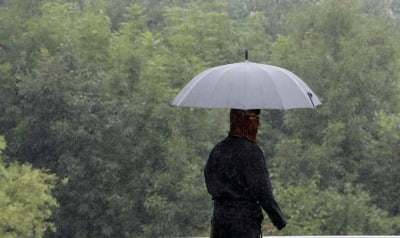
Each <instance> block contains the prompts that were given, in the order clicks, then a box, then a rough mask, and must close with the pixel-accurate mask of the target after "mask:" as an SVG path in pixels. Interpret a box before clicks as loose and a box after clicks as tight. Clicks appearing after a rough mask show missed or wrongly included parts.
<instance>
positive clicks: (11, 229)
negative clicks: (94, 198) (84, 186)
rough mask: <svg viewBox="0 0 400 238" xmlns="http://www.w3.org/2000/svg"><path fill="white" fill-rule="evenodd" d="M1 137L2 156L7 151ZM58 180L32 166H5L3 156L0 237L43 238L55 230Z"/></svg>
mask: <svg viewBox="0 0 400 238" xmlns="http://www.w3.org/2000/svg"><path fill="white" fill-rule="evenodd" d="M5 147H6V146H5V141H4V138H3V137H0V155H1V151H2V150H4V149H5ZM55 183H56V177H55V175H53V174H48V173H46V172H45V171H43V170H39V169H33V168H32V166H31V165H29V164H18V163H12V164H10V165H5V164H4V162H3V161H2V159H1V157H0V208H1V214H0V236H1V237H5V238H6V237H21V238H22V237H32V238H39V237H43V236H44V234H45V232H46V230H48V229H50V230H53V231H55V226H54V223H53V222H51V221H49V218H50V216H51V215H52V211H53V208H55V207H57V206H58V204H57V201H56V200H55V198H54V197H53V196H52V194H51V190H52V189H53V188H54V186H55Z"/></svg>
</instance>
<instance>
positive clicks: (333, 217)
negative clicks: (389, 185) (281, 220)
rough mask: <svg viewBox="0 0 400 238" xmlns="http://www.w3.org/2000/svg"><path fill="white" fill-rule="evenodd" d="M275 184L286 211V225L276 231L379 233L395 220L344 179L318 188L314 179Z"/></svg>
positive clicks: (299, 232)
mask: <svg viewBox="0 0 400 238" xmlns="http://www.w3.org/2000/svg"><path fill="white" fill-rule="evenodd" d="M274 184H276V185H278V186H276V191H277V192H276V195H277V199H279V201H280V202H281V203H282V204H283V205H282V206H283V210H284V211H285V212H286V213H287V214H289V215H288V226H287V228H285V229H284V230H282V231H279V232H278V234H279V235H290V234H296V235H324V234H330V235H362V234H374V235H382V234H388V233H393V227H394V226H395V224H396V221H395V220H394V219H391V218H388V214H387V212H386V211H384V210H382V209H379V208H377V207H376V205H374V204H373V203H372V200H371V198H370V196H369V194H368V193H367V192H365V191H364V190H363V189H361V188H360V187H357V186H354V185H351V184H349V183H346V184H344V185H343V187H342V188H341V190H342V191H341V192H339V191H338V190H337V189H334V188H329V189H325V190H320V189H318V185H317V184H316V182H315V180H310V179H307V180H305V179H302V180H300V182H299V184H298V185H288V186H282V184H280V183H274Z"/></svg>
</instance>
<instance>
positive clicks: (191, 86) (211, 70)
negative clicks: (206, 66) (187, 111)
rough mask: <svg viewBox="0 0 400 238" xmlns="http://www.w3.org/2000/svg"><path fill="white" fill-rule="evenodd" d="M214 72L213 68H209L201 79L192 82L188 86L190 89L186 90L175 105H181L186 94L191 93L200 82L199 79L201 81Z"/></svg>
mask: <svg viewBox="0 0 400 238" xmlns="http://www.w3.org/2000/svg"><path fill="white" fill-rule="evenodd" d="M214 71H215V68H211V69H210V70H209V71H208V72H206V73H205V74H204V75H202V77H199V78H198V79H197V81H196V82H194V83H193V84H192V85H190V88H188V89H187V90H186V92H185V94H184V95H182V96H181V98H180V100H179V102H177V103H176V104H178V105H179V104H181V103H182V101H183V100H184V99H185V98H186V97H187V96H188V94H189V93H190V92H191V90H192V89H193V88H194V87H195V86H196V85H197V84H198V83H199V82H200V81H201V79H202V78H203V77H205V76H207V75H209V74H210V73H212V72H214Z"/></svg>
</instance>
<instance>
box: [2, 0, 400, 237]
mask: <svg viewBox="0 0 400 238" xmlns="http://www.w3.org/2000/svg"><path fill="white" fill-rule="evenodd" d="M399 16H400V0H353V1H347V0H308V1H307V0H252V1H248V0H218V1H216V0H207V1H198V0H167V1H158V0H0V135H3V136H4V138H5V140H3V139H2V138H3V137H0V149H1V150H2V157H1V162H0V184H1V188H0V206H1V210H2V211H6V212H2V213H1V215H0V234H1V236H2V237H24V238H25V237H52V238H53V237H54V238H62V237H76V238H81V237H82V238H83V237H89V238H90V237H96V238H97V237H121V238H122V237H160V236H207V235H208V233H209V227H210V218H211V212H212V201H211V199H210V197H209V195H208V194H207V192H206V189H205V184H204V180H203V167H204V165H205V162H206V161H207V158H208V153H209V151H210V150H211V149H212V147H213V146H214V144H215V143H217V142H218V141H220V140H222V139H223V138H224V137H225V136H226V135H227V131H228V123H229V121H228V112H229V110H220V109H216V110H205V109H194V108H176V107H173V106H171V105H170V101H171V100H172V99H173V98H174V96H175V95H176V94H177V93H178V92H179V90H180V89H181V88H182V87H183V86H184V85H185V84H186V83H187V82H189V80H190V79H191V78H193V77H194V76H195V75H196V74H197V73H199V72H201V71H202V70H204V69H206V68H208V67H213V66H217V65H221V64H227V63H233V62H238V61H242V60H243V58H244V57H243V51H244V49H246V48H247V49H249V52H250V60H251V61H254V62H258V63H267V64H273V65H277V66H281V67H284V68H287V69H289V70H291V71H293V72H295V73H296V74H297V75H299V76H300V77H301V78H302V79H303V80H304V81H305V82H306V83H307V84H308V85H309V86H310V87H311V88H313V90H314V91H315V92H316V93H317V94H318V95H319V97H320V98H321V99H322V101H323V104H322V105H321V106H319V107H318V108H317V110H290V111H287V112H281V111H274V110H271V111H268V110H263V112H262V122H261V131H260V133H259V144H260V146H261V147H262V149H263V150H264V153H265V155H266V157H267V163H268V166H269V168H270V171H271V177H272V183H273V185H274V186H275V194H276V196H277V198H278V201H279V203H280V204H281V206H282V209H283V211H284V212H285V213H286V214H287V217H288V226H287V228H286V229H284V230H282V231H279V232H276V231H273V230H271V229H269V228H268V227H270V226H271V224H270V222H269V220H268V219H266V220H265V221H264V223H265V224H264V225H265V227H266V229H265V230H264V234H265V235H268V234H275V235H363V234H368V235H372V234H376V235H399V234H400V225H399V224H400V203H399V201H398V191H399V190H400V177H399V173H398V171H399V170H400V45H399V44H398V39H399V38H400V19H399ZM5 141H6V142H7V147H5V146H4V145H5ZM50 191H52V192H51V193H50ZM21 214H24V217H23V218H24V219H22V218H21Z"/></svg>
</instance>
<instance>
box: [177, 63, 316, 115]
mask: <svg viewBox="0 0 400 238" xmlns="http://www.w3.org/2000/svg"><path fill="white" fill-rule="evenodd" d="M172 104H173V105H175V106H181V107H200V108H235V109H243V110H248V109H281V110H288V109H292V108H315V107H316V106H318V105H320V104H321V101H320V100H319V98H318V97H317V95H316V94H315V93H314V92H313V91H312V90H311V89H310V88H309V87H308V86H307V85H306V84H305V83H304V82H303V81H302V80H301V79H300V78H299V77H298V76H296V75H295V74H294V73H292V72H290V71H288V70H286V69H284V68H280V67H276V66H272V65H266V64H257V63H253V62H249V61H245V62H241V63H234V64H227V65H222V66H218V67H214V68H210V69H207V70H205V71H203V72H202V73H200V74H198V75H197V76H196V77H194V78H193V79H192V80H191V81H190V82H189V83H188V84H187V85H186V86H185V87H184V88H183V89H182V90H181V91H180V92H179V94H178V95H177V96H176V97H175V99H174V100H173V101H172Z"/></svg>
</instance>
